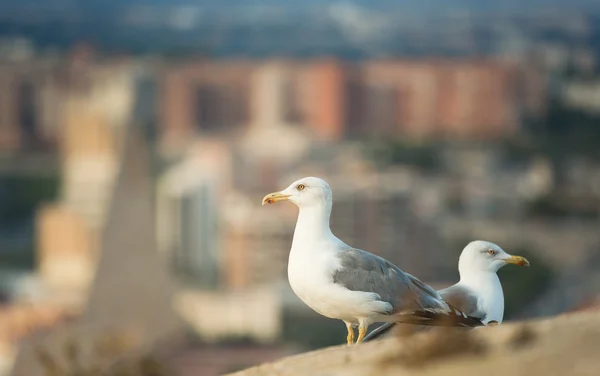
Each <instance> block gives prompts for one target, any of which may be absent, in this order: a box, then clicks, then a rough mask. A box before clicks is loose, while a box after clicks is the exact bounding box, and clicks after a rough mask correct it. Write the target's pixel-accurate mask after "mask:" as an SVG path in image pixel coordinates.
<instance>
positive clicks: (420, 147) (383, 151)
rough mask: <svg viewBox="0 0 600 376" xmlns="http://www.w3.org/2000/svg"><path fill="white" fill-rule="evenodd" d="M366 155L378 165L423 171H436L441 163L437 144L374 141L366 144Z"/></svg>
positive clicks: (386, 140)
mask: <svg viewBox="0 0 600 376" xmlns="http://www.w3.org/2000/svg"><path fill="white" fill-rule="evenodd" d="M363 145H364V152H365V155H366V156H367V157H368V158H370V159H371V160H372V161H373V162H375V163H376V164H379V165H382V166H386V165H393V164H406V165H411V166H415V167H419V168H421V169H423V170H428V171H432V170H436V169H437V168H439V167H440V165H441V163H440V161H441V155H440V150H441V148H440V147H439V145H437V144H436V143H425V144H423V143H411V142H406V141H400V140H390V139H372V140H368V141H365V142H364V144H363Z"/></svg>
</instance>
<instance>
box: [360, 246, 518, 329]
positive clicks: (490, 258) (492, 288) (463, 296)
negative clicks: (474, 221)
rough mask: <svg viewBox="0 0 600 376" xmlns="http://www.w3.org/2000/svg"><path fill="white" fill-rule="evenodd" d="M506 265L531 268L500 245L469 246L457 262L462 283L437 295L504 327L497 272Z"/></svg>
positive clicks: (468, 313)
mask: <svg viewBox="0 0 600 376" xmlns="http://www.w3.org/2000/svg"><path fill="white" fill-rule="evenodd" d="M506 264H515V265H519V266H529V261H527V259H526V258H524V257H521V256H512V255H509V254H508V253H506V252H505V251H504V250H503V249H502V248H500V247H499V246H498V245H496V244H494V243H490V242H486V241H483V240H475V241H472V242H471V243H469V244H467V246H466V247H465V248H464V249H463V251H462V253H461V254H460V258H459V260H458V273H459V275H460V281H459V282H458V283H456V284H454V285H452V286H450V287H447V288H445V289H443V290H439V291H438V293H439V294H440V295H441V297H442V298H443V299H444V301H446V303H448V304H450V305H451V306H452V307H453V308H456V309H457V310H459V311H461V312H463V313H464V314H466V315H468V316H469V317H472V318H474V319H477V320H479V321H481V323H482V324H484V325H489V324H492V323H494V324H501V323H502V320H503V318H504V293H503V291H502V285H501V284H500V279H499V278H498V274H496V272H497V271H498V270H499V269H500V268H501V267H503V266H504V265H506ZM394 325H395V323H386V324H384V325H382V326H380V327H379V328H377V329H375V330H373V331H372V332H371V333H369V335H368V336H366V337H365V341H369V340H373V339H375V338H378V337H380V336H381V335H383V334H384V333H386V332H388V331H389V330H390V329H392V328H393V327H394Z"/></svg>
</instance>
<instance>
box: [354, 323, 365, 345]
mask: <svg viewBox="0 0 600 376" xmlns="http://www.w3.org/2000/svg"><path fill="white" fill-rule="evenodd" d="M366 335H367V328H366V327H363V326H360V327H359V328H358V339H357V340H356V343H361V342H362V340H363V338H365V336H366Z"/></svg>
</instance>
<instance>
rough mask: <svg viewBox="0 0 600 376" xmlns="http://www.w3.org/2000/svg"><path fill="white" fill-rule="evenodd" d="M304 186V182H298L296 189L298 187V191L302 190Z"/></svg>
mask: <svg viewBox="0 0 600 376" xmlns="http://www.w3.org/2000/svg"><path fill="white" fill-rule="evenodd" d="M304 188H306V186H305V185H304V184H298V186H297V187H296V189H298V190H299V191H301V190H303V189H304Z"/></svg>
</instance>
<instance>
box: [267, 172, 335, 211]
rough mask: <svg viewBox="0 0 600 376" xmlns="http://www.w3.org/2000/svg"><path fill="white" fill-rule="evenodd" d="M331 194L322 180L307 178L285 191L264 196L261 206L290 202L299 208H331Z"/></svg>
mask: <svg viewBox="0 0 600 376" xmlns="http://www.w3.org/2000/svg"><path fill="white" fill-rule="evenodd" d="M331 200H332V193H331V188H330V187H329V184H327V182H326V181H325V180H323V179H320V178H315V177H307V178H302V179H299V180H296V181H295V182H293V183H292V184H290V185H289V186H288V187H287V188H286V189H284V190H283V191H279V192H273V193H269V194H268V195H266V196H265V197H264V198H263V200H262V204H263V205H264V204H275V203H277V202H279V201H291V202H293V203H294V204H296V205H297V206H298V207H299V208H304V207H316V206H322V207H327V206H331Z"/></svg>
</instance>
